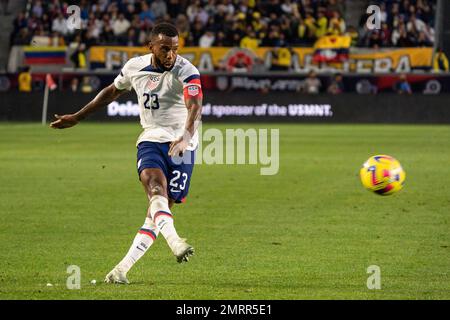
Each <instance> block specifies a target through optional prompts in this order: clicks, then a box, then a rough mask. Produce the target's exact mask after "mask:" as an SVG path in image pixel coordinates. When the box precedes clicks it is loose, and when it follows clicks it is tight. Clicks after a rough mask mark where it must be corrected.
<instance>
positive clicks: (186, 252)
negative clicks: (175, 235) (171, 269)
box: [172, 239, 194, 263]
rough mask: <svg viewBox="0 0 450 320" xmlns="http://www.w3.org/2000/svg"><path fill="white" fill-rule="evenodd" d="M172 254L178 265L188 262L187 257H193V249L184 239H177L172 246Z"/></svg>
mask: <svg viewBox="0 0 450 320" xmlns="http://www.w3.org/2000/svg"><path fill="white" fill-rule="evenodd" d="M172 251H173V254H174V255H175V257H176V258H177V262H178V263H182V262H188V261H189V257H190V256H192V255H194V248H193V247H192V246H191V245H189V244H187V243H186V239H179V240H177V241H176V242H175V244H174V245H173V249H172Z"/></svg>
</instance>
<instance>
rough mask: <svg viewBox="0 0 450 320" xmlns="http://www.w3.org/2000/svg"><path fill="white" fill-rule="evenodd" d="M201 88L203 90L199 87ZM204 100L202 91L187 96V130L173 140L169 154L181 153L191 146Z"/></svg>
mask: <svg viewBox="0 0 450 320" xmlns="http://www.w3.org/2000/svg"><path fill="white" fill-rule="evenodd" d="M199 90H201V89H200V88H199ZM202 102H203V96H202V94H201V91H200V92H199V94H197V95H195V96H189V97H186V98H185V103H186V107H187V109H188V116H187V119H186V125H185V132H184V134H183V136H181V137H179V138H178V139H177V140H175V141H172V143H171V144H170V149H169V156H173V155H180V154H182V153H183V152H184V151H185V150H186V148H187V147H188V146H189V141H190V140H191V138H192V137H193V136H194V133H195V131H197V129H198V126H199V125H200V121H201V118H202Z"/></svg>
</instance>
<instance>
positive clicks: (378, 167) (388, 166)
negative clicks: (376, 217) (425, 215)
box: [359, 155, 406, 196]
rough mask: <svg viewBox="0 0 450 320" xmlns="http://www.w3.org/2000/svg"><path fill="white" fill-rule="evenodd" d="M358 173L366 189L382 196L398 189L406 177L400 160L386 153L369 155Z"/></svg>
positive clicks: (401, 186)
mask: <svg viewBox="0 0 450 320" xmlns="http://www.w3.org/2000/svg"><path fill="white" fill-rule="evenodd" d="M359 175H360V177H361V182H362V184H363V186H364V187H365V188H366V189H367V190H369V191H372V192H375V193H376V194H379V195H383V196H387V195H390V194H393V193H396V192H398V191H400V190H401V189H402V188H403V184H404V183H405V177H406V174H405V171H404V170H403V168H402V166H401V165H400V162H398V161H397V160H396V159H395V158H393V157H391V156H387V155H377V156H373V157H370V158H369V159H368V160H367V161H366V162H364V164H363V167H362V168H361V170H360V171H359Z"/></svg>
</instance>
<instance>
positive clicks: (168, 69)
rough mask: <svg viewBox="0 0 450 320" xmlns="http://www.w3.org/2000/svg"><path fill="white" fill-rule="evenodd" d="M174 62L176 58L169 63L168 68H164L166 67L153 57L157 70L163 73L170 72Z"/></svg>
mask: <svg viewBox="0 0 450 320" xmlns="http://www.w3.org/2000/svg"><path fill="white" fill-rule="evenodd" d="M175 61H176V58H175V59H174V61H173V62H172V63H171V65H170V67H166V66H165V65H164V64H163V63H162V62H161V61H160V60H159V59H158V57H156V56H155V63H156V66H157V67H158V68H160V69H162V70H163V71H170V70H171V69H172V68H173V66H174V64H175Z"/></svg>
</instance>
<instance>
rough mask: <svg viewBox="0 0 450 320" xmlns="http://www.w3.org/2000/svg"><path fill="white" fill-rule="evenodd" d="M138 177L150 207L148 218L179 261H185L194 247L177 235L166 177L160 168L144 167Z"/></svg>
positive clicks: (192, 252)
mask: <svg viewBox="0 0 450 320" xmlns="http://www.w3.org/2000/svg"><path fill="white" fill-rule="evenodd" d="M140 179H141V182H142V185H143V186H144V189H145V191H146V193H147V196H148V199H149V202H150V208H149V216H148V218H150V219H152V220H153V221H154V222H155V224H156V226H157V228H158V229H159V231H160V232H161V234H162V235H163V237H164V238H165V239H166V241H167V244H168V245H169V247H170V249H171V250H172V252H173V254H174V255H175V257H176V258H177V261H178V262H179V263H181V262H187V261H188V260H189V256H191V255H193V254H194V248H193V247H192V246H190V245H189V244H187V243H186V239H182V238H180V237H179V235H178V233H177V231H176V229H175V226H174V223H173V216H172V212H171V211H170V207H171V204H173V201H170V202H169V200H168V196H167V179H166V177H165V175H164V173H163V172H162V170H161V169H153V168H152V169H144V170H143V171H142V172H141V175H140Z"/></svg>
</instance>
